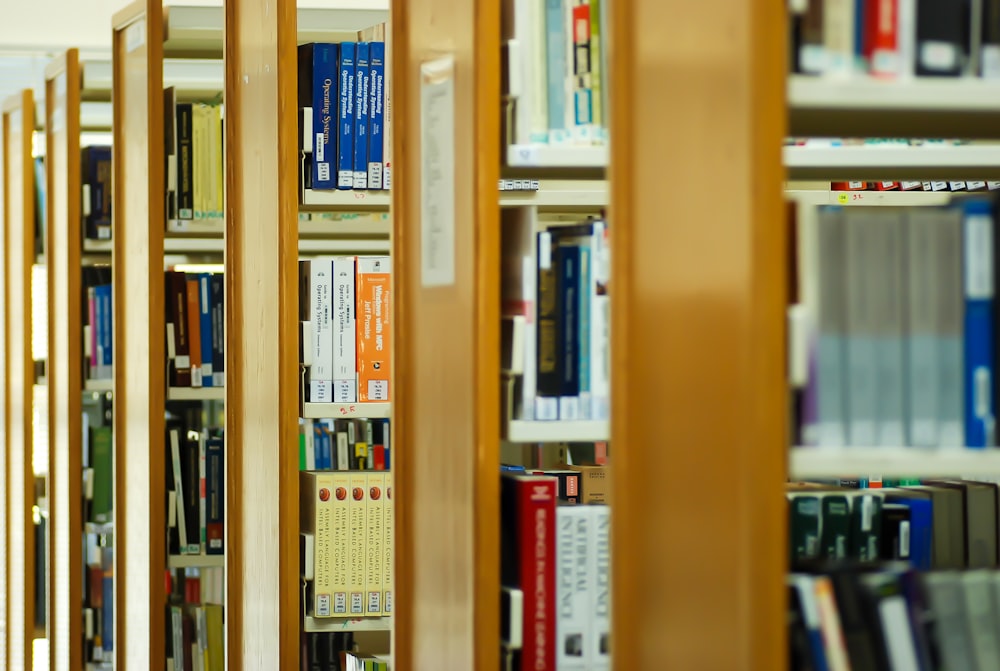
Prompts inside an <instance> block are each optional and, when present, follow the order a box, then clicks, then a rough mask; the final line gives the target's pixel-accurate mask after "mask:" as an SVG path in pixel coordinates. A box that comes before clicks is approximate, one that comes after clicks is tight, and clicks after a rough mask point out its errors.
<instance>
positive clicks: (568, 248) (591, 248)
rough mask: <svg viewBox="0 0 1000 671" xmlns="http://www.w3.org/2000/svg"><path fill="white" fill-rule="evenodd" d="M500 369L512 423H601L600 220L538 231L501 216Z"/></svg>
mask: <svg viewBox="0 0 1000 671" xmlns="http://www.w3.org/2000/svg"><path fill="white" fill-rule="evenodd" d="M503 218H504V225H503V239H502V245H503V248H502V264H503V266H502V271H501V272H502V276H501V283H502V284H501V286H502V301H503V305H502V310H503V317H504V323H503V331H502V334H503V342H502V353H503V357H504V361H503V364H502V367H503V369H504V370H505V372H506V374H507V376H508V379H510V380H512V381H513V392H512V393H511V395H510V398H509V399H508V405H509V406H510V410H511V412H509V414H510V416H512V417H513V418H515V419H525V420H541V421H550V420H581V419H584V420H606V419H608V416H609V406H610V363H609V356H610V353H609V349H608V332H609V325H610V312H609V310H610V304H609V296H608V281H609V279H610V273H609V264H610V247H609V244H608V227H607V223H606V222H605V221H604V220H600V219H594V220H590V221H586V222H583V223H580V224H578V225H574V226H551V227H548V228H545V227H541V228H539V226H538V222H537V221H536V216H535V210H534V209H533V208H512V209H509V210H505V211H504V213H503Z"/></svg>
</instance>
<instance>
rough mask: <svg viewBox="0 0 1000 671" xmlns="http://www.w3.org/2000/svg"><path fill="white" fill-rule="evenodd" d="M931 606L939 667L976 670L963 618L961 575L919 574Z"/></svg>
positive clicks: (964, 608) (963, 602) (954, 573)
mask: <svg viewBox="0 0 1000 671" xmlns="http://www.w3.org/2000/svg"><path fill="white" fill-rule="evenodd" d="M923 583H924V587H925V589H926V591H927V596H928V600H929V602H930V606H931V609H932V610H933V612H934V616H935V617H934V620H935V630H936V636H935V638H936V639H937V641H938V647H939V649H940V655H941V666H940V667H939V668H943V669H976V668H979V667H978V665H977V664H976V661H975V657H974V652H973V648H972V639H971V637H970V635H969V628H968V625H967V620H966V612H967V611H966V607H965V594H964V590H963V588H962V581H961V574H960V573H956V572H952V571H940V572H938V571H932V572H930V573H925V574H924V575H923Z"/></svg>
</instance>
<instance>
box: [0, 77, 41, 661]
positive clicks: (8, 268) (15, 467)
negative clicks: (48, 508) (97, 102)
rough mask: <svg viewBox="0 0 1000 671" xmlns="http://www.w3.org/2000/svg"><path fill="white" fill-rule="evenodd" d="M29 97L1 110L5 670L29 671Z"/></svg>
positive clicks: (32, 537)
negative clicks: (3, 295) (3, 280)
mask: <svg viewBox="0 0 1000 671" xmlns="http://www.w3.org/2000/svg"><path fill="white" fill-rule="evenodd" d="M34 130H35V99H34V94H33V93H32V91H31V90H30V89H25V90H24V91H23V92H22V93H20V94H17V95H14V96H11V97H10V98H8V99H6V100H5V101H4V103H3V148H4V156H3V162H4V166H3V167H4V170H3V174H4V185H3V186H4V189H3V194H4V199H3V201H4V245H5V247H4V248H5V253H4V259H5V268H4V273H5V287H6V288H5V292H4V293H5V299H4V308H5V309H4V321H5V324H4V331H5V337H4V340H5V352H6V357H5V359H6V370H5V371H4V372H5V373H6V375H5V380H6V383H5V384H6V398H5V433H6V441H5V444H4V450H5V462H6V477H5V483H4V484H5V492H4V494H5V496H6V508H7V509H6V517H5V519H6V536H7V537H6V547H5V554H6V557H5V559H6V571H5V576H4V579H5V581H6V585H5V587H6V589H5V592H6V606H5V607H6V609H7V614H6V646H5V649H6V666H5V668H7V669H11V670H12V671H14V670H15V669H16V670H17V671H27V670H29V669H31V668H32V640H33V639H34V634H35V572H34V568H35V531H34V521H33V517H32V507H33V506H34V503H35V472H34V468H33V463H32V454H33V449H32V447H33V445H32V440H33V436H32V404H33V399H32V392H33V385H34V381H35V368H34V361H33V360H32V352H31V342H32V341H31V336H32V314H31V266H32V264H33V263H34V262H35V237H34V230H35V178H34V174H35V173H34V162H33V160H32V155H31V150H32V134H33V133H34Z"/></svg>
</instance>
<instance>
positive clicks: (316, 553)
mask: <svg viewBox="0 0 1000 671" xmlns="http://www.w3.org/2000/svg"><path fill="white" fill-rule="evenodd" d="M302 477H303V478H304V479H305V481H306V482H308V483H309V486H308V488H307V493H308V494H309V495H310V496H311V497H312V503H311V507H312V513H313V519H312V520H311V526H312V532H313V544H314V545H313V614H314V615H315V616H316V617H331V616H332V615H334V613H335V612H336V610H335V608H334V606H335V603H336V587H335V584H336V583H335V574H336V566H335V565H334V564H332V562H331V558H332V557H333V556H334V552H335V548H334V547H333V544H334V543H335V542H336V535H335V528H334V525H335V524H336V507H337V497H336V486H337V484H336V483H335V482H334V478H333V476H331V475H328V474H325V473H303V474H302Z"/></svg>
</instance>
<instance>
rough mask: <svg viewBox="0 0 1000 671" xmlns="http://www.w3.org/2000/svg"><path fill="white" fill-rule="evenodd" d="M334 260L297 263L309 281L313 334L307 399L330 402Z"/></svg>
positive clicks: (331, 396) (308, 296) (331, 397)
mask: <svg viewBox="0 0 1000 671" xmlns="http://www.w3.org/2000/svg"><path fill="white" fill-rule="evenodd" d="M333 270H334V266H333V261H332V260H331V259H329V258H318V259H312V260H311V261H302V262H300V272H302V273H303V275H302V279H303V281H307V282H308V287H309V289H308V292H306V293H305V294H304V296H303V300H306V301H308V306H309V307H308V310H309V325H310V328H311V334H312V343H311V344H312V348H313V351H312V366H311V367H310V368H309V400H310V401H312V402H313V403H332V402H333V293H332V289H333Z"/></svg>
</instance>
